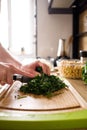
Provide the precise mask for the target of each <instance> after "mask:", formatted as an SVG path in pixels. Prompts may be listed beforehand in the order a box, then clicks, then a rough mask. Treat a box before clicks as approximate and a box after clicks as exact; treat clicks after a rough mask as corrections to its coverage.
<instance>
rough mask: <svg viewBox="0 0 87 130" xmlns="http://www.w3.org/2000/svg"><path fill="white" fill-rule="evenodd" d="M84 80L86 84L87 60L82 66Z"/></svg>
mask: <svg viewBox="0 0 87 130" xmlns="http://www.w3.org/2000/svg"><path fill="white" fill-rule="evenodd" d="M82 80H83V81H84V82H85V84H87V62H86V64H85V66H84V67H83V68H82Z"/></svg>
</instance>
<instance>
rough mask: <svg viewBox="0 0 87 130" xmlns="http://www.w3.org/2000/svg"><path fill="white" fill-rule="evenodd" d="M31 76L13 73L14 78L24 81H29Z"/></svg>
mask: <svg viewBox="0 0 87 130" xmlns="http://www.w3.org/2000/svg"><path fill="white" fill-rule="evenodd" d="M30 79H31V78H29V77H27V76H23V75H20V74H14V75H13V80H19V81H21V82H22V83H27V82H28V81H29V80H30Z"/></svg>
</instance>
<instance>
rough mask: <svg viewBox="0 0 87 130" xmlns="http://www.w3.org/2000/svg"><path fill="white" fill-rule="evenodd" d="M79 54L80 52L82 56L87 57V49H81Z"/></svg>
mask: <svg viewBox="0 0 87 130" xmlns="http://www.w3.org/2000/svg"><path fill="white" fill-rule="evenodd" d="M79 54H80V57H87V51H83V50H80V51H79Z"/></svg>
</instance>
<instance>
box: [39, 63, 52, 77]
mask: <svg viewBox="0 0 87 130" xmlns="http://www.w3.org/2000/svg"><path fill="white" fill-rule="evenodd" d="M38 66H41V67H42V69H43V72H44V73H46V74H48V75H50V68H49V66H48V65H46V64H45V63H41V62H40V61H38Z"/></svg>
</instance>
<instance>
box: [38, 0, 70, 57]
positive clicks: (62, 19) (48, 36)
mask: <svg viewBox="0 0 87 130" xmlns="http://www.w3.org/2000/svg"><path fill="white" fill-rule="evenodd" d="M71 35H72V14H48V0H37V49H38V50H37V55H38V56H40V57H43V58H46V57H47V56H51V57H54V58H55V57H56V55H57V48H58V41H59V39H60V38H64V39H67V40H68V38H69V37H70V36H71Z"/></svg>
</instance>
